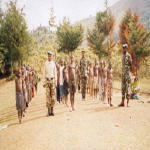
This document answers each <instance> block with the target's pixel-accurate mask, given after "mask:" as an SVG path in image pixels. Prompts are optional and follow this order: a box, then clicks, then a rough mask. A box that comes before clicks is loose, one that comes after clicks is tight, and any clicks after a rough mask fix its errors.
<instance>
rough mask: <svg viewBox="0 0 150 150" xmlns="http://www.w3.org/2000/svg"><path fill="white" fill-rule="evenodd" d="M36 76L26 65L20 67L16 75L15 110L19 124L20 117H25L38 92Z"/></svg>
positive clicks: (33, 70)
mask: <svg viewBox="0 0 150 150" xmlns="http://www.w3.org/2000/svg"><path fill="white" fill-rule="evenodd" d="M38 80H39V79H38V74H37V71H36V70H35V69H34V68H33V67H31V66H29V65H28V66H27V65H23V66H21V67H20V68H19V69H18V71H17V74H16V80H15V86H16V109H17V111H18V119H19V123H21V122H22V117H25V113H26V110H27V108H28V106H29V104H30V102H31V100H32V98H33V97H34V96H35V93H36V94H37V90H38Z"/></svg>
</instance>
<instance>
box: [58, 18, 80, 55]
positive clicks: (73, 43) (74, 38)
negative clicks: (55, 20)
mask: <svg viewBox="0 0 150 150" xmlns="http://www.w3.org/2000/svg"><path fill="white" fill-rule="evenodd" d="M56 34H57V41H58V46H59V50H60V51H63V52H68V53H69V52H72V51H74V50H75V49H76V48H77V47H78V46H79V45H80V44H81V43H82V41H83V28H82V26H81V25H80V24H77V25H71V23H70V21H69V20H67V19H66V18H64V20H63V23H61V24H60V25H59V26H58V27H57V32H56Z"/></svg>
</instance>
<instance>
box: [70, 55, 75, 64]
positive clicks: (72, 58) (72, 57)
mask: <svg viewBox="0 0 150 150" xmlns="http://www.w3.org/2000/svg"><path fill="white" fill-rule="evenodd" d="M70 60H71V63H73V62H74V56H73V55H72V56H71V57H70Z"/></svg>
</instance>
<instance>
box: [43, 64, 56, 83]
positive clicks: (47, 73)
mask: <svg viewBox="0 0 150 150" xmlns="http://www.w3.org/2000/svg"><path fill="white" fill-rule="evenodd" d="M44 78H48V79H51V78H54V80H55V82H56V84H57V69H56V65H55V62H54V61H46V62H45V68H44Z"/></svg>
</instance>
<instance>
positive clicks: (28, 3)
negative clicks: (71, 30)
mask: <svg viewBox="0 0 150 150" xmlns="http://www.w3.org/2000/svg"><path fill="white" fill-rule="evenodd" d="M9 1H10V0H1V2H2V8H3V9H4V10H6V3H7V2H9ZM117 1H118V0H109V1H108V5H109V6H112V5H113V4H115V3H116V2H117ZM17 7H18V8H22V7H24V13H25V19H26V21H27V24H28V28H29V29H30V30H32V29H35V28H36V27H38V26H39V25H42V26H48V20H49V18H50V8H51V7H53V8H54V14H55V16H56V22H57V23H59V22H61V21H62V19H63V17H65V16H66V17H67V18H69V19H70V21H71V22H72V23H74V22H76V21H79V20H82V19H85V18H88V17H89V16H95V15H96V12H98V11H103V10H104V0H18V4H17Z"/></svg>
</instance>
